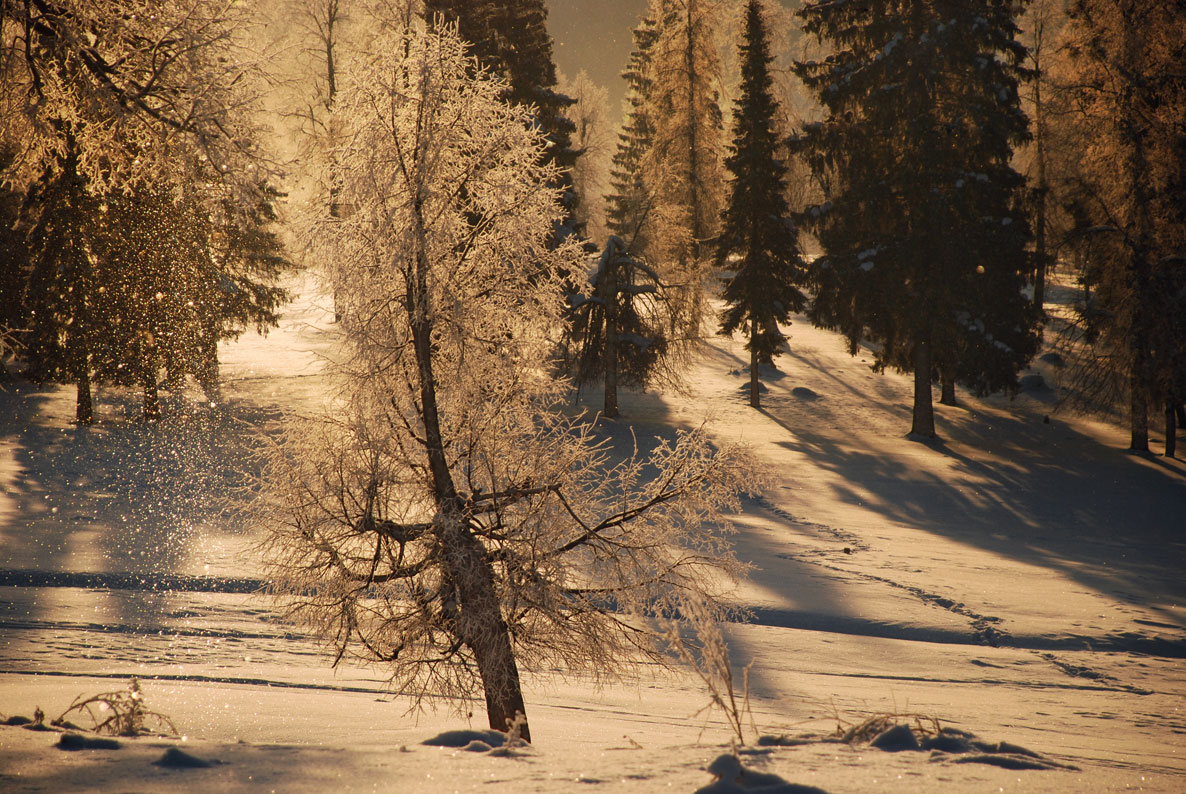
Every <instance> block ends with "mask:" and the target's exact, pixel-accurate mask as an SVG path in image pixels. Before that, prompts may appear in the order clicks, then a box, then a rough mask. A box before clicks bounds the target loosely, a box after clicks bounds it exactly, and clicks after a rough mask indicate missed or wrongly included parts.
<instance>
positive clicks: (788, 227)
mask: <svg viewBox="0 0 1186 794" xmlns="http://www.w3.org/2000/svg"><path fill="white" fill-rule="evenodd" d="M744 36H745V37H744V40H743V42H742V44H741V47H740V50H741V95H740V97H739V99H738V100H737V104H736V107H735V108H734V113H733V151H732V154H731V155H730V156H729V158H728V159H727V160H726V161H725V167H726V168H728V169H729V172H730V173H732V174H733V181H732V185H731V189H730V195H729V201H728V204H727V206H726V208H725V214H724V220H723V222H722V229H721V235H720V238H719V240H718V245H717V267H719V268H726V267H729V266H730V265H731V266H732V267H733V269H735V270H736V273H735V275H734V276H733V277H732V278H730V279H729V281H728V283H727V284H726V286H725V302H726V303H727V304H728V307H727V308H726V309H725V311H724V312H723V313H722V314H721V329H720V330H721V333H722V334H732V333H733V332H734V331H737V330H738V329H742V330H743V331H744V332H745V333H746V334H747V335H748V341H747V342H746V346H745V347H746V350H748V351H749V354H750V396H749V401H750V405H752V406H753V407H754V408H758V407H760V406H761V402H760V397H759V396H758V364H759V362H760V361H764V360H770V359H771V358H773V357H774V356H776V355H778V354H779V353H781V352H782V351H781V347H782V344H783V342H784V340H785V339H786V337H785V336H783V334H782V332H781V331H780V330H779V328H778V323H785V322H787V321H788V320H789V319H790V314H791V312H793V311H799V310H801V309H802V308H803V305H804V303H805V302H806V296H805V295H804V294H803V292H802V291H801V290H800V289H799V285H800V284H801V283H803V281H804V279H805V276H806V270H805V266H804V263H803V259H802V257H801V256H800V255H799V244H798V237H797V234H796V231H795V227H794V225H793V223H792V221H791V219H790V217H789V216H790V211H789V209H788V207H787V201H786V184H785V180H786V173H787V166H786V163H785V162H784V161H783V160H782V159H781V158H780V156H779V148H780V146H781V142H780V140H779V138H778V134H777V132H776V130H775V117H776V114H777V102H776V101H775V99H774V95H773V92H772V81H771V77H770V62H771V60H772V58H771V56H770V52H769V45H768V42H767V35H766V27H765V22H764V20H763V15H762V8H761V5H760V3H759V2H758V0H750V2H749V4H748V5H747V6H746V20H745V34H744ZM731 257H732V258H733V260H731ZM734 260H735V261H734ZM731 263H732V264H731Z"/></svg>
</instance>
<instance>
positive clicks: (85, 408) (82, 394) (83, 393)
mask: <svg viewBox="0 0 1186 794" xmlns="http://www.w3.org/2000/svg"><path fill="white" fill-rule="evenodd" d="M78 357H79V358H80V359H81V363H79V362H75V364H74V382H75V384H77V386H78V397H77V400H76V401H75V409H74V417H75V419H77V420H78V422H79V423H80V424H84V425H89V424H90V423H91V422H93V421H95V406H94V400H93V398H92V397H91V373H90V368H89V367H88V365H87V363H86V358H87V356H86V353H85V352H83V353H80V354H78Z"/></svg>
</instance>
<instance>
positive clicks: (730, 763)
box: [696, 753, 827, 794]
mask: <svg viewBox="0 0 1186 794" xmlns="http://www.w3.org/2000/svg"><path fill="white" fill-rule="evenodd" d="M706 771H707V772H708V773H709V774H711V775H713V776H714V777H716V780H715V781H713V782H712V783H709V784H708V785H707V786H704V787H703V788H699V789H696V794H827V792H825V791H824V790H823V789H819V788H816V787H815V786H802V785H799V784H798V783H788V782H787V781H785V780H783V779H782V778H781V777H779V776H778V775H772V774H770V773H768V772H756V771H754V770H752V769H746V768H745V767H744V766H742V764H741V760H740V759H739V758H738V757H737V756H735V755H729V754H728V753H726V754H725V755H720V756H717V759H716V760H715V761H713V762H712V763H711V764H709V765H708V768H707V770H706Z"/></svg>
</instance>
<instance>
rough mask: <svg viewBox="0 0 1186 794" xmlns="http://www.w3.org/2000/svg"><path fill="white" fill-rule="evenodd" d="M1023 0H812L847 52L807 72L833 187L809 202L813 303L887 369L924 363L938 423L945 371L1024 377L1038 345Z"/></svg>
mask: <svg viewBox="0 0 1186 794" xmlns="http://www.w3.org/2000/svg"><path fill="white" fill-rule="evenodd" d="M1014 11H1015V4H1014V3H1006V2H1000V0H974V1H973V2H958V3H957V2H947V1H944V0H899V1H898V2H894V3H892V4H883V3H873V4H867V3H834V2H823V1H822V0H810V2H807V3H806V4H805V5H804V7H803V8H802V10H801V11H800V12H799V13H800V16H801V17H802V19H803V20H804V23H805V29H806V30H807V32H808V33H810V34H812V35H814V36H815V37H816V38H817V39H819V40H820V42H821V43H823V44H824V45H825V46H827V47H830V48H832V49H833V50H834V54H832V55H830V56H828V57H827V58H826V59H824V60H820V61H805V62H799V63H797V64H796V66H795V70H796V73H797V74H798V75H799V76H800V78H801V79H802V80H803V81H804V83H805V84H806V85H807V87H808V88H809V89H810V90H811V91H812V92H813V93H814V94H815V95H816V96H817V97H818V99H819V101H820V102H821V103H822V104H823V106H824V108H825V119H824V120H823V121H822V122H820V123H815V124H810V125H807V127H806V128H805V129H804V131H803V133H802V134H801V135H800V136H799V137H798V139H797V140H796V144H795V145H796V148H797V150H799V151H801V152H803V153H804V155H805V156H806V157H807V158H808V160H809V162H810V163H811V165H812V168H813V170H815V171H816V173H817V174H818V175H819V176H821V177H824V178H826V179H827V180H828V181H827V182H826V184H831V185H832V186H833V189H832V194H831V195H830V196H829V197H828V198H827V200H825V201H823V202H821V203H819V204H816V205H815V206H812V207H810V208H809V209H808V211H807V212H806V213H804V216H803V217H804V220H805V221H806V222H807V223H808V224H809V226H810V227H811V228H812V229H813V230H814V231H815V232H816V233H817V234H818V236H819V239H820V241H821V243H822V245H823V248H824V251H825V254H824V256H822V257H820V258H819V259H817V260H816V261H815V262H814V263H813V265H812V268H811V280H812V283H813V286H814V291H815V293H816V294H815V300H814V301H813V303H812V306H811V316H812V318H813V320H814V321H815V322H817V323H818V324H820V325H823V326H825V327H829V328H834V329H837V330H840V331H841V332H842V333H844V334H845V336H846V337H847V338H848V342H849V346H850V349H851V350H852V352H854V353H855V351H856V348H857V346H858V344H860V342H861V341H862V340H863V339H868V340H870V341H873V342H875V343H877V346H876V349H875V352H874V356H875V367H876V368H878V369H881V368H885V367H887V366H888V367H893V368H895V369H899V370H903V371H911V370H912V371H913V372H914V407H913V423H912V433H914V434H917V435H920V436H924V437H933V436H934V435H935V424H934V411H933V406H932V400H931V383H932V381H933V380H934V379H935V378H936V377H937V376H942V377H946V378H948V379H950V380H952V381H956V380H958V381H962V382H963V383H965V384H967V385H969V386H971V387H972V388H974V389H975V390H976V391H977V392H981V393H982V392H987V391H991V390H997V389H1002V388H1004V389H1008V388H1015V387H1016V382H1017V380H1016V379H1017V373H1018V371H1019V370H1020V368H1021V367H1023V366H1024V365H1025V363H1026V362H1027V361H1028V360H1029V359H1030V357H1031V356H1032V355H1033V353H1034V352H1035V350H1036V346H1037V335H1036V333H1035V329H1036V323H1037V313H1036V312H1035V311H1034V308H1033V305H1032V303H1031V302H1030V301H1029V300H1028V299H1027V298H1026V297H1025V296H1024V295H1023V294H1022V291H1021V290H1022V287H1023V285H1024V281H1025V277H1026V275H1027V273H1028V272H1029V271H1030V269H1031V267H1030V258H1029V256H1028V254H1027V251H1026V245H1027V243H1028V241H1029V231H1028V229H1029V223H1028V219H1027V216H1026V212H1025V208H1024V206H1023V203H1022V201H1021V197H1022V188H1023V184H1024V180H1023V179H1022V177H1021V176H1020V175H1019V174H1018V173H1017V172H1016V171H1015V170H1014V169H1013V168H1012V166H1011V165H1010V158H1011V156H1012V153H1013V148H1014V147H1015V146H1017V145H1019V144H1021V143H1022V142H1024V141H1025V140H1027V134H1028V133H1027V120H1026V118H1025V116H1024V114H1023V113H1022V112H1021V109H1020V101H1019V97H1018V82H1019V80H1020V79H1021V77H1022V76H1023V75H1024V69H1023V68H1022V66H1021V63H1022V59H1023V58H1024V56H1025V51H1024V48H1023V47H1021V45H1020V44H1019V43H1018V42H1017V41H1016V40H1015V35H1016V33H1017V27H1016V24H1015V22H1014V19H1013V13H1014Z"/></svg>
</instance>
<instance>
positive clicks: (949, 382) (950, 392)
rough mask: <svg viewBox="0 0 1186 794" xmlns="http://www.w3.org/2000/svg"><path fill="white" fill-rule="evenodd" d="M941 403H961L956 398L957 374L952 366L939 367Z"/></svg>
mask: <svg viewBox="0 0 1186 794" xmlns="http://www.w3.org/2000/svg"><path fill="white" fill-rule="evenodd" d="M939 403H940V404H941V405H959V402H958V401H957V400H956V399H955V375H953V374H952V373H951V368H950V367H940V368H939Z"/></svg>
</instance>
